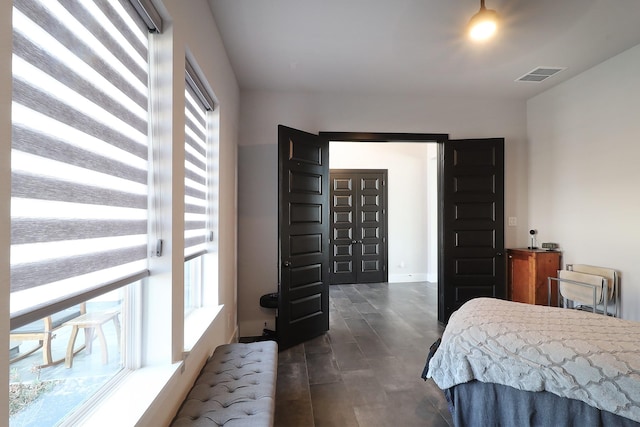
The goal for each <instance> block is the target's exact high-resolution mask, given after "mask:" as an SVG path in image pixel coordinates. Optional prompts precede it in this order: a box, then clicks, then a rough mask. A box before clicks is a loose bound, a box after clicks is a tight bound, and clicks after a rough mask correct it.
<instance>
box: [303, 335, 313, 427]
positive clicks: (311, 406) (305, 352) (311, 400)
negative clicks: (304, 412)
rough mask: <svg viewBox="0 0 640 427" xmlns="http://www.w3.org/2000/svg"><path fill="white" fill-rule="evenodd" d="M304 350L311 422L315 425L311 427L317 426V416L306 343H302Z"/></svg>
mask: <svg viewBox="0 0 640 427" xmlns="http://www.w3.org/2000/svg"><path fill="white" fill-rule="evenodd" d="M302 350H303V352H304V370H305V372H306V373H307V394H308V398H309V409H310V410H311V422H312V423H313V425H312V426H309V427H315V425H316V417H315V414H314V411H313V398H312V397H311V381H310V379H311V378H310V377H309V363H308V362H307V349H306V347H305V346H304V344H303V345H302Z"/></svg>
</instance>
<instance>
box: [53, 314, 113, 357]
mask: <svg viewBox="0 0 640 427" xmlns="http://www.w3.org/2000/svg"><path fill="white" fill-rule="evenodd" d="M119 314H120V312H119V311H117V310H116V311H107V312H95V313H86V314H83V315H82V316H78V317H76V318H75V319H72V320H70V321H68V322H66V323H65V325H69V326H73V329H72V330H71V336H70V337H69V344H68V345H67V355H66V357H65V359H64V366H65V367H67V368H71V366H73V355H74V351H73V347H74V346H75V343H76V338H77V337H78V330H79V329H80V328H82V329H84V346H85V347H86V349H87V351H88V352H89V353H91V343H92V341H93V338H94V337H93V334H94V331H96V332H97V334H98V339H99V340H100V345H101V346H102V364H103V365H106V364H107V363H108V361H109V353H108V350H107V340H106V339H105V337H104V332H103V331H102V325H104V324H105V323H107V322H108V321H109V320H113V325H114V326H115V328H116V334H117V337H118V345H120V320H119V319H118V315H119ZM78 351H79V350H78ZM76 352H77V351H76Z"/></svg>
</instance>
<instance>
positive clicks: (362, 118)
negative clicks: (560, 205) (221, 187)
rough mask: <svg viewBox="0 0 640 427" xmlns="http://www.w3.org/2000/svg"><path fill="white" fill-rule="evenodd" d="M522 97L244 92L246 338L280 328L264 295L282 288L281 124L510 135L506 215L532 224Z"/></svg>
mask: <svg viewBox="0 0 640 427" xmlns="http://www.w3.org/2000/svg"><path fill="white" fill-rule="evenodd" d="M525 108H526V105H525V103H524V102H520V101H513V100H489V99H474V98H438V97H429V96H401V95H393V96H390V95H384V96H383V95H353V94H346V93H306V92H295V93H291V92H261V91H243V92H242V93H241V109H240V138H239V144H240V146H239V155H238V157H239V169H238V172H239V180H238V185H239V195H238V204H239V206H238V213H239V217H238V245H239V247H238V253H239V258H238V315H239V326H240V335H241V336H252V335H260V334H261V333H262V328H263V327H264V324H265V322H266V323H267V325H268V327H269V328H271V329H273V328H275V324H274V314H273V310H269V309H263V308H261V307H260V306H259V298H260V295H262V294H265V293H267V292H275V291H276V290H277V286H278V283H277V281H278V277H277V256H278V255H277V254H278V201H277V194H278V189H277V181H278V174H277V173H278V171H277V164H278V157H277V141H278V133H277V126H278V124H283V125H286V126H290V127H294V128H297V129H301V130H304V131H307V132H312V133H318V132H320V131H327V132H409V133H448V134H449V135H450V137H451V138H476V137H477V138H489V137H504V138H505V141H506V143H505V146H506V161H505V163H506V166H505V167H506V171H505V172H506V183H505V192H506V197H505V216H515V217H517V218H518V221H519V223H522V224H526V223H527V218H526V215H527V196H526V180H527V173H526V170H527V161H526V146H525V135H526V124H525V117H526V111H525ZM525 233H526V230H525V227H508V228H507V230H506V238H505V243H506V245H507V246H508V247H513V246H516V245H520V246H523V245H524V246H526V242H527V240H526V238H527V236H526V234H525Z"/></svg>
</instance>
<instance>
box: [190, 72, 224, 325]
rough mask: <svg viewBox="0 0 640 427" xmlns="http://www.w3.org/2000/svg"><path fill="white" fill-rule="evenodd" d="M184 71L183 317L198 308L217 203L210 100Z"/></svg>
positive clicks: (195, 79) (195, 76) (199, 82)
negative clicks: (213, 173)
mask: <svg viewBox="0 0 640 427" xmlns="http://www.w3.org/2000/svg"><path fill="white" fill-rule="evenodd" d="M186 64H187V67H186V70H185V77H186V82H185V94H184V95H185V218H184V224H185V278H184V306H185V316H188V315H189V314H190V313H191V312H192V311H193V310H195V309H197V308H200V307H202V304H203V296H204V293H205V289H204V269H205V265H203V258H204V257H203V255H204V254H205V253H207V242H213V240H214V238H215V230H214V221H213V220H212V218H213V216H214V215H213V214H214V212H213V211H214V209H215V205H216V202H217V200H216V199H217V190H216V188H217V186H214V179H213V175H212V169H213V161H214V159H213V154H214V153H213V151H214V150H213V149H212V147H213V145H214V144H213V142H214V138H213V135H212V128H213V120H212V114H211V112H212V110H213V107H214V102H213V99H212V98H211V97H210V96H209V95H208V92H207V90H206V89H205V87H204V85H203V83H202V80H201V79H200V77H199V76H198V74H197V73H196V71H195V69H194V67H193V65H192V64H191V62H189V60H187V63H186Z"/></svg>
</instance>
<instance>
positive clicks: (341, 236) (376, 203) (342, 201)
mask: <svg viewBox="0 0 640 427" xmlns="http://www.w3.org/2000/svg"><path fill="white" fill-rule="evenodd" d="M330 183H331V192H330V200H331V201H330V203H331V212H330V215H331V232H330V238H331V251H330V266H331V284H341V283H377V282H386V281H387V190H386V189H387V171H386V170H375V169H372V170H345V169H335V170H332V171H331V172H330Z"/></svg>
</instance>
